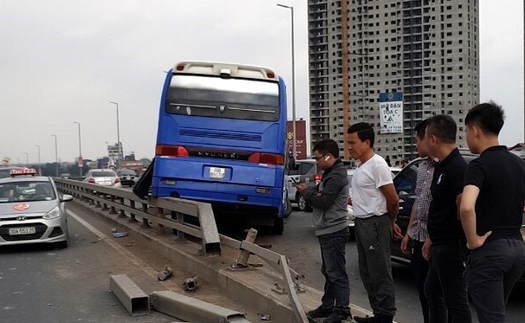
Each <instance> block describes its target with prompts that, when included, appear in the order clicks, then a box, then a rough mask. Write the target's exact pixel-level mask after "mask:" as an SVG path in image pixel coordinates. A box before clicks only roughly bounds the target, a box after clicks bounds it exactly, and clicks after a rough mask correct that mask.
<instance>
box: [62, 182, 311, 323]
mask: <svg viewBox="0 0 525 323" xmlns="http://www.w3.org/2000/svg"><path fill="white" fill-rule="evenodd" d="M54 181H55V183H56V186H57V188H58V189H59V191H61V192H63V193H67V194H71V195H73V196H74V197H77V198H80V199H82V200H84V201H89V203H90V204H93V205H94V206H95V207H101V208H102V210H104V211H108V212H109V213H110V214H119V217H129V221H131V222H133V221H137V222H138V220H137V219H136V217H140V218H141V219H142V226H144V227H154V228H156V229H157V230H158V231H159V233H165V228H166V227H167V228H170V229H173V230H176V231H177V236H178V238H179V239H184V234H189V235H192V236H193V237H196V238H200V239H201V241H202V252H203V254H204V255H207V256H210V255H217V254H220V246H221V244H222V245H225V246H228V247H230V248H234V249H239V250H241V255H242V256H241V257H239V258H242V259H243V260H242V261H241V262H240V263H241V265H246V263H245V262H246V261H247V256H248V255H249V254H250V253H252V254H255V255H257V256H258V257H260V258H261V259H264V260H266V261H267V262H268V263H269V264H270V265H272V267H274V269H276V270H277V271H278V272H279V273H280V274H281V275H282V278H283V281H284V283H285V288H284V293H286V294H288V298H289V300H290V303H291V305H292V309H293V311H294V314H295V317H296V319H297V322H303V323H306V322H308V319H307V317H306V315H305V312H304V310H303V308H302V305H301V303H300V302H299V299H298V297H297V294H296V291H295V288H296V286H297V285H298V284H296V283H295V282H294V280H295V281H298V280H299V279H300V277H302V275H300V274H298V273H297V272H296V271H294V270H293V269H291V268H290V267H289V266H288V261H287V260H286V257H285V256H283V255H280V254H278V253H276V252H273V251H270V250H268V249H265V248H262V247H260V246H258V245H256V244H254V243H253V242H254V240H255V237H253V240H250V241H247V240H244V241H242V242H241V241H238V240H236V239H233V238H230V237H227V236H224V235H219V234H218V231H217V225H216V223H215V218H214V215H213V210H212V208H211V205H210V204H209V203H202V202H197V201H190V200H184V199H180V198H171V197H170V198H150V199H148V200H143V199H140V198H139V197H137V196H136V195H135V194H133V192H132V191H130V190H125V189H121V188H112V187H104V186H100V185H96V184H89V183H84V182H79V181H75V180H68V179H59V178H54ZM128 204H129V205H128ZM117 210H118V211H117ZM167 215H169V216H170V217H171V218H167V217H166V216H167ZM184 215H190V216H193V217H197V218H198V219H199V223H200V227H198V226H194V225H191V224H188V223H185V222H184V221H183V216H184ZM253 231H255V235H256V234H257V232H256V230H253ZM243 256H246V257H243ZM238 262H239V261H238ZM292 275H293V276H294V278H292Z"/></svg>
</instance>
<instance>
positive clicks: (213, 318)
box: [150, 291, 250, 323]
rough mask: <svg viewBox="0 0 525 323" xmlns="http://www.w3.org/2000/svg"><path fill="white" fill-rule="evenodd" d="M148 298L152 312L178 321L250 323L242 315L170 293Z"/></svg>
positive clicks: (157, 293) (156, 293)
mask: <svg viewBox="0 0 525 323" xmlns="http://www.w3.org/2000/svg"><path fill="white" fill-rule="evenodd" d="M150 298H151V308H152V309H153V310H155V311H157V312H161V313H164V314H166V315H169V316H172V317H174V318H177V319H179V320H184V321H187V322H201V323H212V322H213V323H214V322H217V323H219V322H220V323H222V322H224V323H250V321H248V320H246V319H245V316H244V314H243V313H240V312H236V311H233V310H230V309H227V308H224V307H220V306H217V305H214V304H211V303H207V302H204V301H201V300H198V299H196V298H193V297H188V296H185V295H181V294H177V293H175V292H172V291H159V292H153V293H151V294H150Z"/></svg>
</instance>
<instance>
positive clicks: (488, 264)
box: [460, 102, 525, 323]
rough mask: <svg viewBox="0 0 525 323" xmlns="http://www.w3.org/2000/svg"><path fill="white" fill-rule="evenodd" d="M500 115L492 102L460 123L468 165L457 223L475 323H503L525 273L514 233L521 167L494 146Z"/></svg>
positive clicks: (524, 186)
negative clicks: (460, 228)
mask: <svg viewBox="0 0 525 323" xmlns="http://www.w3.org/2000/svg"><path fill="white" fill-rule="evenodd" d="M503 118H504V114H503V109H502V108H501V107H500V106H498V105H496V104H495V103H494V102H490V103H483V104H480V105H477V106H475V107H474V108H472V109H471V110H470V111H469V112H468V114H467V117H466V118H465V126H466V128H465V132H466V139H467V144H468V147H469V149H470V151H471V152H473V153H475V154H480V156H479V158H477V159H475V160H473V161H471V162H470V164H469V166H468V169H467V173H466V175H465V188H464V189H463V197H462V199H461V208H460V211H461V222H462V224H463V230H464V231H465V235H466V237H467V247H468V248H469V249H470V256H469V266H468V268H467V281H468V290H469V293H470V296H471V297H472V302H473V303H474V306H475V307H476V311H477V313H478V319H479V321H480V323H503V322H505V305H506V304H507V300H508V297H509V295H510V292H511V291H512V287H514V284H515V283H516V281H517V280H518V279H519V278H520V276H521V275H522V273H523V270H524V268H525V246H524V245H523V241H522V235H521V233H520V228H521V221H522V212H523V204H524V203H523V201H524V200H525V163H524V162H523V160H521V158H519V157H518V156H516V155H514V154H512V153H510V152H509V151H508V150H507V147H505V146H501V145H500V144H499V140H498V135H499V132H500V130H501V128H502V127H503V122H504V121H503Z"/></svg>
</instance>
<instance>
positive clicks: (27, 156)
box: [24, 152, 29, 165]
mask: <svg viewBox="0 0 525 323" xmlns="http://www.w3.org/2000/svg"><path fill="white" fill-rule="evenodd" d="M24 154H26V165H29V153H27V152H24Z"/></svg>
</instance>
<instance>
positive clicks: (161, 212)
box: [155, 207, 166, 235]
mask: <svg viewBox="0 0 525 323" xmlns="http://www.w3.org/2000/svg"><path fill="white" fill-rule="evenodd" d="M155 210H156V212H155V213H156V216H157V217H159V218H161V219H163V218H164V209H163V208H161V207H156V208H155ZM155 228H156V230H157V234H158V235H164V234H166V227H165V226H164V225H163V224H161V223H157V225H156V226H155Z"/></svg>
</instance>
